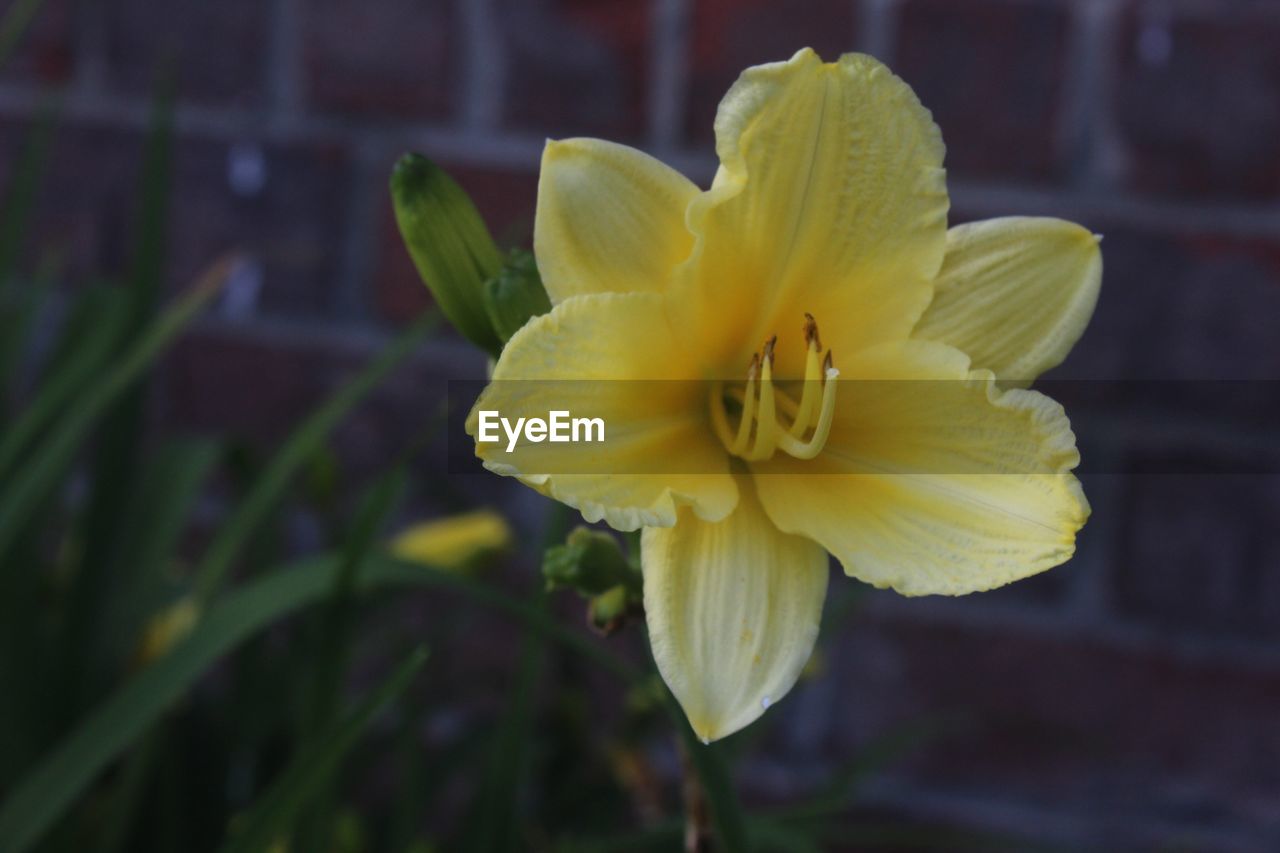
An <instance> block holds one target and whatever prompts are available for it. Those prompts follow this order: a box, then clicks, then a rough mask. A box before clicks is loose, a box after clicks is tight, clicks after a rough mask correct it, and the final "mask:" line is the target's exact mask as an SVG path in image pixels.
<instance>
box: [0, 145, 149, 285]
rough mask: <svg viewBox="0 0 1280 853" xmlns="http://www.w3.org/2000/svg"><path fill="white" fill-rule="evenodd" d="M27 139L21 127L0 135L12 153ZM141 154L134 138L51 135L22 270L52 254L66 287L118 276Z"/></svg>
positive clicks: (125, 265)
mask: <svg viewBox="0 0 1280 853" xmlns="http://www.w3.org/2000/svg"><path fill="white" fill-rule="evenodd" d="M28 133H30V127H29V125H20V124H6V125H5V127H4V133H3V135H4V137H5V138H6V140H7V141H9V142H10V144H13V145H14V147H15V149H16V147H17V146H18V145H20V144H21V143H22V141H23V140H25V138H26V136H27V134H28ZM142 149H143V145H142V137H141V136H140V135H139V134H136V133H131V132H125V131H119V130H113V129H107V128H102V127H76V126H72V125H65V124H64V125H60V126H59V127H58V128H56V130H55V133H54V136H53V141H52V143H51V145H50V147H49V150H48V152H47V153H46V164H45V168H44V172H43V174H42V176H41V182H40V185H39V188H38V191H37V197H36V200H35V206H34V208H33V211H32V215H31V217H30V219H29V220H28V222H27V223H26V227H27V236H26V239H25V244H26V245H25V257H24V258H23V263H24V264H25V265H26V266H27V268H28V269H33V268H35V267H36V266H37V265H39V263H40V262H41V260H42V259H43V258H45V257H47V256H48V255H49V253H51V252H52V253H56V254H57V255H58V256H59V257H60V258H61V259H62V262H63V263H64V264H65V265H66V266H65V271H66V278H67V279H68V280H72V281H83V280H86V279H91V278H100V277H102V276H119V275H121V274H123V273H125V272H126V270H127V269H128V261H129V247H130V246H131V245H132V242H131V233H132V232H131V230H130V227H129V226H130V223H131V222H132V219H133V216H134V211H135V210H136V208H137V187H138V182H139V179H140V178H139V173H140V165H141V161H142V157H143V150H142ZM7 154H8V156H6V158H5V160H4V162H3V164H0V169H4V170H5V177H4V180H3V181H0V183H3V184H4V185H6V186H7V185H8V183H9V181H10V180H11V179H12V176H11V174H10V173H9V172H8V170H9V169H10V168H11V164H12V163H14V162H15V161H14V160H13V159H12V157H13V154H12V152H7Z"/></svg>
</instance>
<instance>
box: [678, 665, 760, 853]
mask: <svg viewBox="0 0 1280 853" xmlns="http://www.w3.org/2000/svg"><path fill="white" fill-rule="evenodd" d="M662 692H663V695H664V696H665V698H666V705H667V710H668V711H669V712H670V714H671V717H672V720H673V722H674V723H675V725H676V728H677V729H679V731H680V739H681V742H682V743H683V745H684V749H685V754H686V755H687V756H688V758H689V764H690V765H692V768H693V770H694V772H695V773H696V774H697V777H698V781H699V782H700V783H701V784H702V792H703V793H704V794H705V795H706V798H707V805H708V806H710V807H711V824H712V826H713V827H714V828H715V833H716V840H717V841H718V842H719V846H720V849H724V850H733V851H743V853H746V851H748V850H750V849H751V845H750V844H749V843H748V837H747V821H746V816H745V815H744V813H743V811H742V804H741V803H740V802H739V801H738V797H737V794H736V793H735V792H734V790H733V779H732V777H731V776H730V773H729V767H728V765H727V763H726V762H725V759H724V753H723V751H722V750H723V749H724V744H722V743H714V744H711V743H703V742H702V741H700V740H698V736H697V735H696V734H694V733H693V729H692V728H691V727H690V726H689V721H688V719H686V717H685V715H684V711H683V710H682V709H681V708H680V705H679V703H678V702H676V698H675V697H674V696H673V695H671V691H670V690H668V689H667V688H666V687H665V686H664V687H663V688H662Z"/></svg>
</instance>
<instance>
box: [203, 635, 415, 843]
mask: <svg viewBox="0 0 1280 853" xmlns="http://www.w3.org/2000/svg"><path fill="white" fill-rule="evenodd" d="M426 659H427V651H426V649H425V648H422V647H419V648H418V649H417V650H415V651H414V652H413V653H412V654H410V655H409V658H408V659H407V660H405V661H404V662H403V663H402V664H400V666H399V667H397V668H396V671H395V672H394V673H392V675H391V677H390V678H388V679H387V680H386V681H385V682H383V683H382V686H381V687H379V688H378V689H377V690H376V691H375V692H374V693H373V695H372V696H370V697H369V698H368V699H366V700H365V701H364V702H362V703H361V704H360V707H358V708H357V709H356V710H355V711H353V712H352V713H351V715H350V716H349V717H348V718H347V719H346V720H345V721H343V722H342V724H341V725H339V726H337V727H336V728H334V729H333V730H332V731H329V732H327V733H326V735H325V736H324V738H323V739H322V740H321V741H319V742H318V743H316V744H314V745H313V746H311V747H310V748H308V749H307V751H306V752H305V753H304V754H303V755H301V756H300V757H299V758H298V760H296V761H294V762H293V764H292V765H290V767H289V768H288V769H287V770H286V771H285V772H284V773H283V775H281V777H280V778H279V779H278V780H277V781H276V783H275V784H274V785H272V786H271V790H269V791H267V792H266V794H264V795H263V796H262V797H261V799H259V800H258V804H257V805H256V806H255V807H254V809H253V811H252V812H251V813H250V814H249V816H248V819H247V821H246V824H245V826H244V828H243V829H242V830H240V831H239V832H238V833H237V834H236V835H235V836H234V837H233V838H231V839H230V841H229V842H228V843H227V844H225V845H224V846H223V848H222V850H223V851H224V853H257V851H265V850H268V849H269V848H271V846H272V845H273V844H274V843H276V842H277V841H280V840H283V838H284V837H285V834H286V832H287V831H288V826H289V822H290V821H291V820H292V819H293V816H294V815H295V814H297V812H298V810H299V809H300V808H301V807H302V806H303V805H304V804H305V803H306V802H307V800H308V798H310V797H311V796H313V795H314V794H315V793H316V792H317V791H319V790H320V787H321V785H323V784H324V783H326V782H327V781H328V780H329V778H330V777H331V776H332V775H333V774H334V773H335V772H336V771H337V770H338V768H339V766H340V765H341V762H342V758H343V756H345V755H346V753H347V751H348V750H350V749H351V747H352V746H354V745H355V744H356V742H357V741H358V740H359V739H360V736H361V735H362V734H363V733H364V730H365V729H366V728H368V726H369V724H370V723H371V722H373V720H374V718H375V717H377V715H378V712H379V711H381V710H382V709H383V708H385V707H386V706H387V705H388V704H390V703H391V701H392V700H394V699H395V698H397V697H398V696H399V695H400V694H401V693H403V692H404V691H405V690H406V689H407V688H408V686H409V684H410V682H411V681H412V679H413V676H414V675H416V674H417V672H418V671H419V670H420V669H421V668H422V664H423V662H424V661H425V660H426Z"/></svg>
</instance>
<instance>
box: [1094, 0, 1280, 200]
mask: <svg viewBox="0 0 1280 853" xmlns="http://www.w3.org/2000/svg"><path fill="white" fill-rule="evenodd" d="M1278 42H1280V11H1278V10H1277V8H1276V6H1275V4H1274V3H1240V4H1234V3H1218V4H1203V3H1201V4H1166V5H1161V6H1152V5H1151V4H1145V3H1132V4H1130V6H1129V11H1128V13H1127V14H1126V15H1125V16H1124V18H1123V25H1122V27H1121V35H1120V38H1119V42H1118V44H1119V50H1120V56H1119V71H1118V77H1117V80H1116V95H1115V103H1114V116H1113V121H1114V124H1115V126H1116V127H1117V128H1118V130H1119V132H1120V134H1121V136H1122V138H1123V140H1124V141H1125V143H1127V146H1128V152H1129V157H1128V171H1129V176H1128V177H1129V183H1130V184H1131V185H1132V186H1133V187H1135V188H1137V189H1140V190H1142V191H1144V192H1150V193H1153V194H1161V195H1185V196H1193V197H1218V198H1242V199H1264V198H1271V199H1274V198H1280V156H1277V153H1276V139H1277V138H1280V109H1277V107H1276V105H1277V104H1280V51H1277V50H1276V44H1277V43H1278Z"/></svg>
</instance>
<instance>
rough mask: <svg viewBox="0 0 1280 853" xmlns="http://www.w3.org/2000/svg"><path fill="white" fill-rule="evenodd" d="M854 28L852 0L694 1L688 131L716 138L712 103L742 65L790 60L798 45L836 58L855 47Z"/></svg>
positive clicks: (706, 139)
mask: <svg viewBox="0 0 1280 853" xmlns="http://www.w3.org/2000/svg"><path fill="white" fill-rule="evenodd" d="M854 30H855V22H854V3H853V2H850V0H813V2H806V3H778V2H773V0H697V2H696V3H695V4H694V11H693V35H692V57H691V63H690V66H691V67H690V73H689V102H688V109H687V112H686V122H685V131H686V134H687V136H688V137H689V138H690V139H692V140H694V141H697V142H703V143H706V142H711V141H714V139H715V134H714V132H713V123H714V122H715V116H716V106H717V105H718V104H719V103H720V99H721V98H722V97H724V94H725V92H727V91H729V87H730V86H731V85H733V82H734V81H735V80H737V79H738V75H739V74H741V73H742V71H743V70H744V69H746V68H748V67H750V66H752V65H759V64H761V63H764V62H777V61H780V60H786V59H790V58H791V56H792V55H793V54H794V53H795V52H796V51H797V50H799V49H800V48H802V47H812V48H813V49H814V50H816V51H817V52H818V53H819V54H820V55H821V56H822V58H823V59H825V60H828V61H830V60H834V59H835V58H836V57H838V56H839V55H840V54H842V53H848V52H849V51H851V50H853V49H854V47H855V44H854V35H855V32H854Z"/></svg>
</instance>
